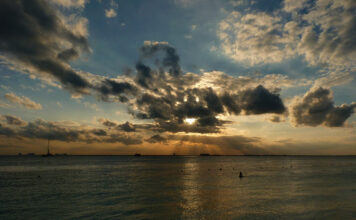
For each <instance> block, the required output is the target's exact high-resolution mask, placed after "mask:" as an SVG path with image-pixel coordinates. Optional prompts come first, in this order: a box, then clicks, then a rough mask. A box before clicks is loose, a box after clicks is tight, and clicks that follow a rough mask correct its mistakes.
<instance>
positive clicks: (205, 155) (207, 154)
mask: <svg viewBox="0 0 356 220" xmlns="http://www.w3.org/2000/svg"><path fill="white" fill-rule="evenodd" d="M200 156H210V154H200Z"/></svg>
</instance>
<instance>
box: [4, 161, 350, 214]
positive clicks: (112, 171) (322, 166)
mask: <svg viewBox="0 0 356 220" xmlns="http://www.w3.org/2000/svg"><path fill="white" fill-rule="evenodd" d="M240 172H242V173H243V175H244V177H243V178H239V173H240ZM0 219H356V157H351V156H350V157H346V156H345V157H344V156H334V157H324V156H205V157H204V156H141V157H134V156H57V157H49V158H43V157H38V156H6V157H5V156H2V157H0Z"/></svg>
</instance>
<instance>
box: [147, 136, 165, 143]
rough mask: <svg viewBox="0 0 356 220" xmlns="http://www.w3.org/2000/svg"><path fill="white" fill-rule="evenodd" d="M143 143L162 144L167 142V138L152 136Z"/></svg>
mask: <svg viewBox="0 0 356 220" xmlns="http://www.w3.org/2000/svg"><path fill="white" fill-rule="evenodd" d="M145 141H147V142H149V143H164V142H167V138H165V137H162V136H161V135H159V134H156V135H153V136H151V137H150V138H148V139H146V140H145Z"/></svg>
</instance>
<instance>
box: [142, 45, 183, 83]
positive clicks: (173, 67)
mask: <svg viewBox="0 0 356 220" xmlns="http://www.w3.org/2000/svg"><path fill="white" fill-rule="evenodd" d="M160 51H163V52H164V53H165V56H164V57H163V60H162V65H163V66H164V67H168V72H169V73H170V74H171V75H172V76H178V75H180V74H181V72H182V70H181V67H180V65H179V56H178V54H177V52H176V49H175V48H174V47H171V46H170V45H168V43H165V42H151V41H145V44H144V46H142V47H141V49H140V52H141V58H148V57H152V56H153V55H156V54H157V53H158V52H160Z"/></svg>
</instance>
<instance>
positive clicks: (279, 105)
mask: <svg viewBox="0 0 356 220" xmlns="http://www.w3.org/2000/svg"><path fill="white" fill-rule="evenodd" d="M240 102H241V107H242V109H244V110H245V111H246V113H247V114H264V113H277V114H281V113H283V112H284V111H285V107H284V105H283V102H282V100H281V99H280V97H279V95H276V94H273V93H271V92H270V91H268V90H267V89H266V88H264V87H263V86H261V85H259V86H257V87H256V88H254V89H248V90H245V91H243V92H242V94H240Z"/></svg>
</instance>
